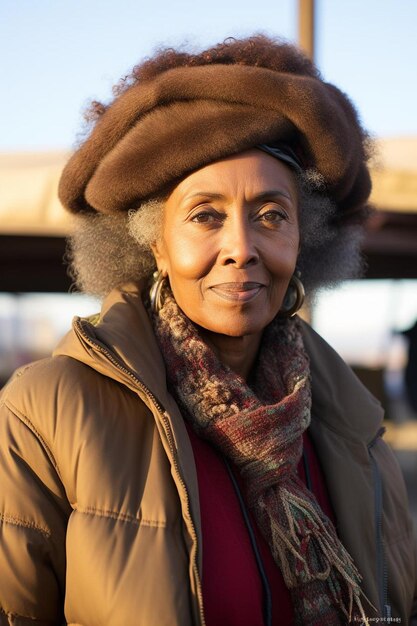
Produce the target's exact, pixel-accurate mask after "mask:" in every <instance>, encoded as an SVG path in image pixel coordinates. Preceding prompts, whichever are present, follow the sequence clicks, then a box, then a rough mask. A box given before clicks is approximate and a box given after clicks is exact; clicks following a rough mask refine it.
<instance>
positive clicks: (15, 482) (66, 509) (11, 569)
mask: <svg viewBox="0 0 417 626" xmlns="http://www.w3.org/2000/svg"><path fill="white" fill-rule="evenodd" d="M69 513H70V505H69V503H68V501H67V500H66V497H65V491H64V488H63V486H62V483H61V481H60V478H59V472H58V468H57V467H56V464H55V462H54V458H53V456H52V454H51V452H50V450H49V448H48V444H47V442H46V441H45V440H43V438H42V435H41V434H40V433H39V432H38V431H37V429H36V427H35V426H34V424H33V423H32V422H31V419H30V416H29V415H27V414H24V413H23V412H22V411H21V407H20V408H19V409H18V408H16V406H14V405H13V394H12V398H10V397H9V394H8V393H7V390H6V391H5V392H4V393H3V394H2V395H1V396H0V572H1V575H0V625H1V626H5V625H9V624H10V625H13V626H28V625H29V624H30V625H31V626H35V625H42V626H52V625H53V626H55V625H59V624H62V623H64V621H65V620H64V618H63V602H64V600H63V598H64V586H65V533H66V525H67V520H68V516H69Z"/></svg>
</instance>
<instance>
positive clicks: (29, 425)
mask: <svg viewBox="0 0 417 626" xmlns="http://www.w3.org/2000/svg"><path fill="white" fill-rule="evenodd" d="M4 406H5V407H7V408H8V409H9V411H11V413H13V415H14V416H15V417H17V419H18V420H20V421H21V422H22V424H24V425H25V426H26V427H27V428H29V430H31V431H32V433H33V434H34V435H35V437H36V438H37V439H38V441H39V443H40V444H41V445H42V447H43V449H44V450H45V452H46V454H47V456H48V458H49V460H50V461H51V463H52V465H53V467H54V470H55V471H56V473H57V474H58V476H59V478H60V480H61V482H62V478H61V474H60V471H59V468H58V464H57V462H56V460H55V457H54V455H53V454H52V451H51V448H50V447H49V445H48V443H47V442H46V441H45V439H44V437H43V436H42V434H41V433H40V432H39V431H38V429H37V428H36V427H35V426H34V424H33V423H32V422H31V420H30V419H29V418H28V417H27V416H26V415H24V414H23V413H21V412H20V411H19V410H18V409H17V408H16V407H15V406H13V404H12V403H11V402H9V401H8V400H5V401H4Z"/></svg>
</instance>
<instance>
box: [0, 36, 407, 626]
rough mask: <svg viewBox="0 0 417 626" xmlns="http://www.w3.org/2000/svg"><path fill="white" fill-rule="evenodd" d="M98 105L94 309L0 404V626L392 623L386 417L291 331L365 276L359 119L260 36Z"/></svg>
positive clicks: (332, 90)
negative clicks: (306, 297) (307, 306)
mask: <svg viewBox="0 0 417 626" xmlns="http://www.w3.org/2000/svg"><path fill="white" fill-rule="evenodd" d="M93 109H94V112H95V114H96V115H95V118H96V119H95V124H94V127H93V130H92V132H91V134H90V135H89V136H88V137H87V138H86V139H85V141H84V143H83V144H82V145H81V146H80V147H79V148H78V150H77V151H76V152H75V154H74V155H73V157H72V158H71V160H70V161H69V163H68V165H67V167H66V169H65V170H64V173H63V176H62V179H61V184H60V197H61V200H62V202H63V204H64V205H65V206H66V207H67V208H68V209H69V210H70V211H72V212H73V213H74V214H76V216H77V217H76V218H75V219H76V233H75V235H74V238H73V241H72V255H73V269H74V272H75V274H76V277H77V281H78V283H79V285H81V286H82V288H83V289H84V290H86V291H90V292H94V293H99V294H101V295H106V299H105V300H104V304H103V308H102V311H101V313H100V315H97V316H94V317H92V318H90V319H76V320H75V321H74V325H73V329H72V331H71V332H70V333H69V335H68V336H67V337H66V338H64V340H63V341H62V342H61V344H60V345H59V347H58V348H57V350H56V351H55V353H54V355H53V356H52V358H50V359H46V360H43V361H41V362H37V363H35V364H32V365H29V366H27V367H26V368H22V369H21V370H20V371H19V372H18V374H17V375H16V376H15V377H14V378H13V379H12V381H11V382H10V383H9V385H8V386H7V388H6V389H5V391H4V392H3V395H2V404H1V414H0V426H1V436H0V442H1V443H0V445H1V449H0V484H1V490H0V515H1V518H0V519H1V540H0V571H1V578H0V607H1V608H0V624H14V625H16V626H23V625H25V626H26V625H27V624H32V625H33V624H42V625H45V626H46V625H48V626H49V625H55V624H62V623H63V622H66V623H68V624H73V625H75V624H78V625H82V626H96V625H100V626H163V625H178V626H191V625H196V626H197V625H198V626H202V625H204V624H206V625H207V626H261V625H271V626H272V625H274V626H276V625H278V624H279V625H288V624H308V625H311V626H313V625H317V626H319V625H334V624H347V623H349V622H356V623H366V622H368V620H369V619H370V618H374V619H376V618H380V619H383V618H384V619H385V621H386V620H388V618H390V617H392V618H395V620H396V621H401V620H402V623H403V624H406V623H407V622H408V620H409V617H410V615H411V614H412V604H413V598H414V596H415V584H416V572H415V561H414V546H413V541H412V528H411V523H410V519H409V516H408V513H407V504H406V496H405V491H404V486H403V482H402V478H401V474H400V472H399V470H398V467H397V465H396V463H395V460H394V458H393V456H392V454H391V453H390V451H389V449H388V448H387V446H386V445H385V444H384V442H383V440H382V439H381V435H382V433H383V428H381V420H382V412H381V408H380V406H379V405H378V403H377V402H376V401H375V400H374V399H373V398H372V397H371V396H370V394H369V393H368V392H367V391H366V390H365V389H364V388H363V387H362V386H361V384H360V383H359V382H358V381H357V379H356V378H355V377H354V375H353V374H352V372H351V371H350V369H349V368H348V367H347V366H346V365H345V364H344V363H343V362H342V361H341V359H340V358H339V357H338V356H337V355H336V354H335V353H334V352H333V350H332V349H331V348H330V347H329V346H328V345H327V344H326V343H325V342H324V341H323V340H322V339H321V338H320V337H318V336H317V335H316V334H315V333H314V331H313V330H312V329H311V328H310V327H309V326H308V325H307V324H306V323H304V322H302V321H301V320H300V319H299V318H298V317H297V316H296V315H295V314H296V312H297V310H298V309H299V308H300V306H301V304H302V301H303V292H304V287H303V284H304V285H305V288H306V290H307V292H308V293H310V294H311V293H312V291H313V290H314V289H315V288H316V287H317V286H319V285H321V284H324V283H329V282H333V281H335V280H336V279H339V278H341V277H343V276H347V275H351V273H352V272H354V271H356V270H357V268H358V243H359V239H360V238H359V235H360V231H361V226H360V225H361V223H362V222H363V219H364V217H365V215H366V206H365V205H366V201H367V198H368V195H369V191H370V179H369V173H368V169H367V148H366V144H367V138H366V135H365V133H364V131H363V129H362V128H361V126H360V124H359V122H358V118H357V115H356V113H355V110H354V108H353V106H352V104H351V103H350V102H349V100H348V99H347V98H346V96H345V95H343V94H342V93H341V92H340V91H339V90H338V89H337V88H336V87H334V86H333V85H330V84H327V83H325V82H323V80H322V79H321V78H320V76H319V74H318V72H317V70H316V69H315V67H314V66H313V65H312V64H311V63H310V62H309V61H308V60H307V59H306V58H305V57H304V56H303V55H302V54H301V53H300V52H298V51H297V50H296V49H295V48H294V47H292V46H290V45H287V44H282V43H279V42H276V41H273V40H270V39H267V38H265V37H253V38H249V39H247V40H240V41H235V40H232V41H228V42H226V43H225V44H222V45H219V46H216V47H214V48H212V49H210V50H207V51H205V52H203V53H201V54H195V55H194V54H186V53H184V52H176V51H174V50H166V51H162V52H160V53H159V54H158V55H157V56H155V57H154V58H152V59H149V60H147V61H146V62H145V63H144V64H142V65H140V66H138V67H136V68H135V69H134V71H133V73H132V75H131V76H130V77H128V79H125V80H124V81H122V83H121V84H120V86H119V88H118V90H117V91H116V96H115V99H114V101H113V102H112V103H111V104H110V105H109V106H103V105H100V104H98V103H95V105H94V107H93Z"/></svg>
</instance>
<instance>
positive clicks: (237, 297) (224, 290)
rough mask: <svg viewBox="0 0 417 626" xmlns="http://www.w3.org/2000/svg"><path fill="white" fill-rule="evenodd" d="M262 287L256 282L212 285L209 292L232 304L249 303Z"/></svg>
mask: <svg viewBox="0 0 417 626" xmlns="http://www.w3.org/2000/svg"><path fill="white" fill-rule="evenodd" d="M263 287H264V285H262V284H261V283H256V282H244V283H220V284H218V285H213V287H211V290H212V291H214V293H215V294H216V295H218V296H220V297H221V298H224V299H225V300H229V301H232V302H249V301H250V300H253V299H254V298H256V296H257V295H258V293H259V292H260V291H261V289H262V288H263Z"/></svg>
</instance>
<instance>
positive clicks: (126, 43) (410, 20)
mask: <svg viewBox="0 0 417 626" xmlns="http://www.w3.org/2000/svg"><path fill="white" fill-rule="evenodd" d="M297 5H298V2H297V0H264V1H262V0H259V1H254V0H252V1H250V2H249V1H248V0H211V1H210V2H199V1H198V0H194V1H191V0H176V2H172V0H171V1H168V0H158V1H157V2H153V3H152V2H149V1H148V2H146V3H145V2H143V1H140V0H100V1H99V0H1V1H0V58H1V63H0V83H1V85H2V97H1V98H0V120H1V122H0V126H1V128H0V151H8V150H13V151H15V150H16V151H17V150H48V149H61V148H70V147H71V145H72V144H73V142H74V139H75V136H76V133H77V132H78V131H79V130H80V128H81V123H82V116H81V114H82V110H83V109H84V107H85V106H86V104H87V102H88V100H89V99H90V98H99V99H107V98H109V97H110V94H111V85H112V84H113V83H115V82H116V81H117V80H118V78H119V77H120V76H122V75H123V74H124V73H126V72H127V71H128V70H129V68H131V67H132V65H134V64H135V63H136V62H137V61H139V60H140V59H142V58H143V57H144V56H146V55H149V54H151V53H152V51H153V50H154V48H155V47H156V46H158V45H161V44H165V45H174V46H177V45H180V44H182V43H184V42H188V44H189V45H191V46H194V47H197V48H201V47H205V46H207V45H211V44H213V43H216V42H218V41H220V40H222V39H224V38H225V37H227V36H232V35H234V36H243V35H248V34H251V33H253V32H257V31H263V32H266V33H268V34H272V35H277V36H282V37H285V38H286V39H288V40H290V41H295V40H296V37H297V14H296V11H297ZM416 25H417V2H416V1H415V0H317V56H316V62H317V64H318V66H319V67H320V69H321V71H322V73H323V75H324V77H325V78H326V79H327V80H329V81H331V82H334V83H335V84H337V85H338V86H339V87H341V88H342V89H343V90H344V91H346V92H347V93H348V94H349V95H350V96H351V98H352V99H353V101H354V102H355V103H356V105H357V106H358V108H359V111H360V113H361V116H362V119H363V121H364V123H365V125H366V126H367V127H368V128H369V129H370V130H371V132H372V133H373V134H375V135H376V136H397V135H406V134H413V135H417V111H416V109H417V106H416V103H417V97H416V96H417V69H416V67H417V33H416V28H417V26H416Z"/></svg>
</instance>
